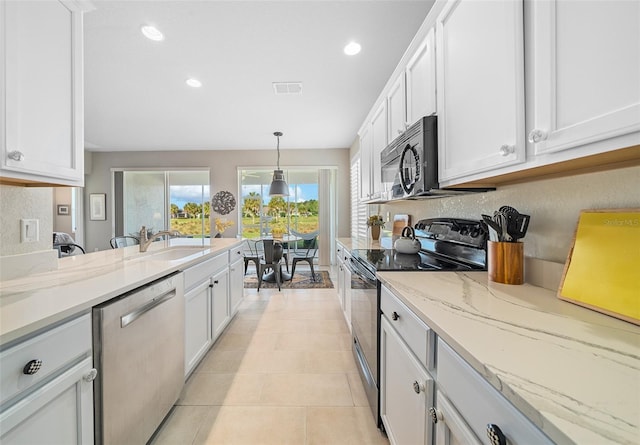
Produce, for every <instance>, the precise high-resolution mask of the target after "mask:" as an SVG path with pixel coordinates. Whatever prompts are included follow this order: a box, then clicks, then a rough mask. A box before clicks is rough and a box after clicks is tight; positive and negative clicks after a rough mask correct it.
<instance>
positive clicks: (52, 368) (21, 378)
mask: <svg viewBox="0 0 640 445" xmlns="http://www.w3.org/2000/svg"><path fill="white" fill-rule="evenodd" d="M89 356H91V314H86V315H83V316H81V317H78V318H76V319H74V320H72V321H69V322H67V323H65V324H63V325H61V326H58V327H55V328H53V329H51V330H49V331H46V332H43V333H42V334H39V335H37V336H35V337H33V338H31V339H29V340H25V341H24V342H22V343H19V344H17V345H15V346H13V347H11V348H9V349H7V350H5V351H2V352H0V378H1V380H0V404H3V403H4V402H6V401H7V400H9V399H10V398H12V397H13V396H15V395H17V394H19V393H21V392H22V391H24V390H26V389H29V388H31V387H32V386H34V385H36V384H38V383H39V382H41V381H43V380H45V379H46V378H47V377H50V376H52V375H54V374H58V373H60V372H62V371H64V370H65V369H67V368H69V367H70V366H72V365H73V364H74V363H75V362H78V361H80V359H82V358H84V357H89ZM32 360H40V361H42V365H41V367H40V369H39V370H37V372H36V373H35V374H32V375H27V374H24V373H23V370H24V368H25V365H27V363H29V362H30V361H32Z"/></svg>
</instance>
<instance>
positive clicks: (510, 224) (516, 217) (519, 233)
mask: <svg viewBox="0 0 640 445" xmlns="http://www.w3.org/2000/svg"><path fill="white" fill-rule="evenodd" d="M498 211H499V212H501V213H503V214H504V215H506V217H507V232H508V233H509V235H510V236H511V238H512V241H514V242H515V241H517V240H519V239H521V238H524V236H525V234H526V233H527V228H528V227H529V220H530V218H531V217H530V216H529V215H524V214H522V213H520V212H518V211H517V210H516V209H514V208H513V207H511V206H502V207H500V209H499V210H498Z"/></svg>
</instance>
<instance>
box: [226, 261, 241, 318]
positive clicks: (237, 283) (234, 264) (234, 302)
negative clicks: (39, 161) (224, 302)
mask: <svg viewBox="0 0 640 445" xmlns="http://www.w3.org/2000/svg"><path fill="white" fill-rule="evenodd" d="M243 297H244V258H243V256H242V251H241V250H240V249H238V250H232V251H229V311H230V314H229V315H230V316H231V318H233V316H234V315H235V314H236V313H237V312H238V308H239V307H240V303H242V299H243Z"/></svg>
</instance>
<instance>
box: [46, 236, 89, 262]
mask: <svg viewBox="0 0 640 445" xmlns="http://www.w3.org/2000/svg"><path fill="white" fill-rule="evenodd" d="M53 248H54V249H55V250H57V251H58V258H62V257H66V256H71V255H73V254H74V252H75V254H78V252H77V251H76V249H78V250H79V251H80V252H81V253H82V254H84V253H85V251H84V248H83V247H82V246H81V245H80V244H76V242H75V240H74V239H73V238H72V237H71V235H69V234H68V233H64V232H53Z"/></svg>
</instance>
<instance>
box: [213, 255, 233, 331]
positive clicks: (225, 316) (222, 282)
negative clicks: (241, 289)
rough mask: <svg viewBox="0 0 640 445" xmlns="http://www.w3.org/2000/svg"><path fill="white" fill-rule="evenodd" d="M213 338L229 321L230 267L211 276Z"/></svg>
mask: <svg viewBox="0 0 640 445" xmlns="http://www.w3.org/2000/svg"><path fill="white" fill-rule="evenodd" d="M211 284H212V286H213V287H212V288H211V289H212V293H211V300H212V312H213V313H212V317H211V319H212V320H213V324H212V329H213V340H214V341H215V339H216V338H218V336H220V334H221V333H222V331H223V330H224V328H225V326H227V323H228V322H229V269H226V268H225V269H223V270H221V271H220V272H218V273H217V274H215V275H213V276H212V277H211Z"/></svg>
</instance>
